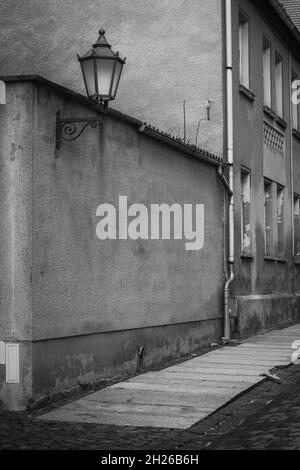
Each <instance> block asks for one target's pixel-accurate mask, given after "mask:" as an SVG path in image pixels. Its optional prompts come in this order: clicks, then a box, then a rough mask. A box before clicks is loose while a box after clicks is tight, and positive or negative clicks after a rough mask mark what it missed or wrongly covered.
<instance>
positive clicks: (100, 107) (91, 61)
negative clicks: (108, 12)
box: [56, 28, 126, 149]
mask: <svg viewBox="0 0 300 470" xmlns="http://www.w3.org/2000/svg"><path fill="white" fill-rule="evenodd" d="M77 57H78V60H79V62H80V65H81V71H82V75H83V79H84V84H85V88H86V93H87V96H88V97H89V99H90V100H91V101H93V102H94V103H96V104H97V111H98V113H99V118H94V117H93V118H62V117H61V115H60V111H58V112H57V113H56V148H57V149H59V147H60V141H61V139H63V140H76V139H77V138H78V137H79V136H80V135H81V134H82V133H83V132H84V130H85V129H86V128H87V127H88V126H90V127H93V128H95V127H97V125H98V126H99V127H101V126H102V116H103V113H106V112H107V108H108V102H109V101H111V100H114V99H115V97H116V93H117V90H118V86H119V82H120V77H121V73H122V69H123V65H124V64H125V60H126V59H121V57H120V55H119V52H114V51H113V50H112V49H111V45H110V44H109V43H108V42H107V40H106V38H105V31H104V29H102V28H101V29H100V30H99V38H98V40H97V42H96V43H95V44H93V46H92V49H91V50H89V51H88V52H87V53H86V54H84V55H83V56H81V57H80V56H79V55H77ZM78 125H79V129H78V127H77V126H78Z"/></svg>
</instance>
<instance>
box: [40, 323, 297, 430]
mask: <svg viewBox="0 0 300 470" xmlns="http://www.w3.org/2000/svg"><path fill="white" fill-rule="evenodd" d="M299 339H300V325H293V326H291V327H289V328H285V329H284V330H277V331H272V332H270V333H266V334H263V335H259V336H256V337H253V338H251V339H249V340H246V341H244V342H243V343H242V344H240V345H238V346H225V347H223V348H219V349H216V350H214V351H211V352H209V353H207V354H204V355H202V356H199V357H196V358H195V359H191V360H188V361H186V362H183V363H181V364H178V365H175V366H172V367H168V368H166V369H163V370H161V371H157V372H146V373H144V374H141V375H139V376H137V377H134V378H131V379H129V380H127V381H125V382H120V383H118V384H115V385H112V386H110V387H107V388H105V389H102V390H100V391H97V392H94V393H91V394H90V395H87V396H85V397H84V398H81V399H79V400H76V401H74V402H72V403H68V404H67V405H65V406H62V407H60V408H57V409H56V410H54V411H50V412H49V413H46V414H44V415H42V416H40V417H39V418H38V419H40V420H47V421H66V422H81V423H97V424H114V425H121V426H135V427H139V426H141V427H145V426H147V427H157V428H177V429H187V428H189V427H190V426H192V425H193V424H194V423H196V422H197V421H199V420H202V419H204V418H205V417H207V416H208V415H210V414H211V413H213V412H214V411H216V410H217V409H218V408H220V407H222V406H224V405H225V404H226V403H227V402H228V401H230V400H232V399H233V398H234V397H235V396H237V395H239V394H240V393H241V392H244V391H246V390H247V389H248V388H250V387H252V386H253V385H255V384H257V383H258V382H260V381H262V380H264V378H263V377H262V374H263V373H265V372H267V371H269V370H271V369H273V368H274V367H276V366H287V365H288V364H290V362H291V354H292V352H293V351H292V348H291V345H292V343H293V341H295V340H299Z"/></svg>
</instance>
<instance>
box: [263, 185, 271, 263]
mask: <svg viewBox="0 0 300 470" xmlns="http://www.w3.org/2000/svg"><path fill="white" fill-rule="evenodd" d="M264 198H265V201H264V205H265V207H264V219H265V254H266V255H271V254H272V253H273V214H272V212H273V209H272V183H271V182H270V181H268V180H265V183H264Z"/></svg>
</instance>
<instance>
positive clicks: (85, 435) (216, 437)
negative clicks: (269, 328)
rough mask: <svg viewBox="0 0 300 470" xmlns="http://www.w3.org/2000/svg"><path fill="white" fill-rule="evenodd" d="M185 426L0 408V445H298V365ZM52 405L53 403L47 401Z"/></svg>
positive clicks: (158, 447)
mask: <svg viewBox="0 0 300 470" xmlns="http://www.w3.org/2000/svg"><path fill="white" fill-rule="evenodd" d="M277 374H278V375H279V376H280V377H281V378H283V379H284V382H283V383H281V384H277V383H275V382H272V381H269V380H266V381H264V382H263V383H261V384H260V385H258V386H256V387H254V388H252V389H251V390H250V391H248V392H247V393H245V394H243V395H241V396H239V397H238V398H237V399H235V400H233V401H232V402H231V403H229V404H228V405H227V406H225V407H224V408H222V409H220V410H218V411H217V412H216V413H214V414H212V415H210V416H209V417H208V418H207V419H205V420H203V421H200V422H199V423H196V424H195V425H193V426H192V427H191V428H189V429H188V430H184V431H181V430H174V429H160V428H135V427H127V426H111V425H99V424H86V423H84V424H83V423H62V422H47V421H40V420H37V419H36V417H37V415H39V414H40V413H41V410H39V411H35V412H31V413H29V412H28V413H8V412H2V413H1V414H0V448H1V450H4V449H11V450H12V449H96V450H117V449H123V450H125V449H126V450H131V449H146V450H176V449H177V450H188V449H189V450H202V449H300V394H299V388H300V366H290V367H289V368H287V369H283V370H281V371H278V372H277ZM53 406H55V405H53Z"/></svg>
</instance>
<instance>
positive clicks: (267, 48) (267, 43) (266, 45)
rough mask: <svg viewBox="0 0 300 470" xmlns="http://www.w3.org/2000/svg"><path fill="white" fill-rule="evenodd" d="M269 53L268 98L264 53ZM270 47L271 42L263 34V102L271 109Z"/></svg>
mask: <svg viewBox="0 0 300 470" xmlns="http://www.w3.org/2000/svg"><path fill="white" fill-rule="evenodd" d="M266 51H268V53H269V57H268V60H269V63H268V77H267V78H268V80H267V81H268V82H269V83H268V99H266V88H267V87H266V74H265V72H266V63H265V53H266ZM272 103H273V100H272V47H271V42H270V41H269V40H268V39H267V38H266V37H265V36H263V104H264V106H267V107H268V108H270V109H272Z"/></svg>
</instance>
